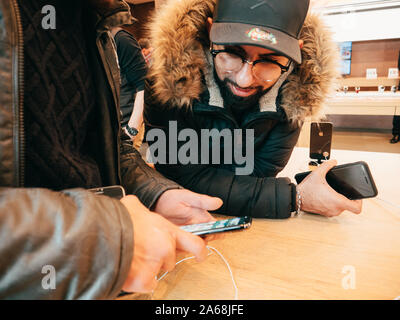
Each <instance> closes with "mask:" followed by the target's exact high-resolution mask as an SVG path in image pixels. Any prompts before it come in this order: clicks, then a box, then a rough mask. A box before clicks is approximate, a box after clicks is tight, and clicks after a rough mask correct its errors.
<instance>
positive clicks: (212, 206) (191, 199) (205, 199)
mask: <svg viewBox="0 0 400 320" xmlns="http://www.w3.org/2000/svg"><path fill="white" fill-rule="evenodd" d="M183 200H184V201H185V202H186V203H187V204H189V205H190V206H192V207H197V208H201V209H204V210H209V211H214V210H217V209H218V208H219V207H221V206H222V203H223V201H222V200H221V199H220V198H217V197H210V196H208V195H205V194H200V193H195V192H192V191H189V190H188V192H187V193H186V195H185V197H184V199H183Z"/></svg>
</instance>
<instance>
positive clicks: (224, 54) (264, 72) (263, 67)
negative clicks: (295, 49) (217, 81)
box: [210, 47, 291, 82]
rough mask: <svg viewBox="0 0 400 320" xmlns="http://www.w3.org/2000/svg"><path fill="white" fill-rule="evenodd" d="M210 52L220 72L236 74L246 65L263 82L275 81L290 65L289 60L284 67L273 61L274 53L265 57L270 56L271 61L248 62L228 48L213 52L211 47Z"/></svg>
mask: <svg viewBox="0 0 400 320" xmlns="http://www.w3.org/2000/svg"><path fill="white" fill-rule="evenodd" d="M210 52H211V55H212V56H213V58H214V59H215V63H216V64H218V67H219V68H221V70H222V71H224V72H227V73H232V72H238V71H239V70H241V69H242V68H243V65H244V64H245V63H248V64H249V65H251V66H252V72H253V75H254V77H255V78H257V79H258V80H260V81H264V82H273V81H275V80H277V79H278V78H279V77H280V76H281V75H282V74H283V73H285V72H287V71H288V70H289V68H290V64H291V60H289V62H288V64H287V65H286V66H284V65H282V64H280V63H279V62H278V61H275V60H273V57H277V55H276V54H275V53H271V54H266V55H265V56H271V59H266V58H264V59H258V60H255V61H249V60H247V59H246V58H245V57H244V56H243V55H241V54H240V53H239V52H235V51H234V50H233V49H230V48H226V49H222V50H214V49H212V47H211V48H210Z"/></svg>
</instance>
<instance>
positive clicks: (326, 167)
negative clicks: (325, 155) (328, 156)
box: [315, 160, 337, 176]
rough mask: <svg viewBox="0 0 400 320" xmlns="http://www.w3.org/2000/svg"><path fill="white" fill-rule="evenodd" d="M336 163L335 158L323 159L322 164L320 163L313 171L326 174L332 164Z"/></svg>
mask: <svg viewBox="0 0 400 320" xmlns="http://www.w3.org/2000/svg"><path fill="white" fill-rule="evenodd" d="M336 165H337V161H336V160H329V161H325V162H324V163H323V164H321V165H320V166H319V167H318V168H317V169H316V170H315V172H319V173H320V174H322V175H324V176H326V174H327V173H328V171H329V170H331V169H332V168H333V167H334V166H336Z"/></svg>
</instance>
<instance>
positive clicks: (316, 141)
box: [308, 122, 333, 170]
mask: <svg viewBox="0 0 400 320" xmlns="http://www.w3.org/2000/svg"><path fill="white" fill-rule="evenodd" d="M310 126H311V130H310V153H309V154H310V159H311V160H310V161H309V163H308V165H309V168H310V170H313V169H315V167H318V166H319V165H321V164H322V163H323V162H324V161H326V160H329V158H330V152H331V143H332V130H333V124H332V123H331V122H312V123H311V124H310Z"/></svg>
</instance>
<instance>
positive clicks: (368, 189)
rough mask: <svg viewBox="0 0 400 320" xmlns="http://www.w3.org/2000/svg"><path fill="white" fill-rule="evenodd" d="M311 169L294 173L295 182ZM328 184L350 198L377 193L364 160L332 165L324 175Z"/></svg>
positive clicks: (305, 175) (366, 196)
mask: <svg viewBox="0 0 400 320" xmlns="http://www.w3.org/2000/svg"><path fill="white" fill-rule="evenodd" d="M310 173H311V171H308V172H302V173H298V174H296V175H295V177H294V178H295V179H296V181H297V183H300V182H301V181H303V179H304V178H305V177H307V176H308V175H309V174H310ZM326 181H327V182H328V184H329V185H330V186H331V187H332V188H333V189H334V190H335V191H336V192H338V193H341V194H343V195H344V196H345V197H347V198H349V199H350V200H358V199H366V198H373V197H376V196H377V195H378V190H377V188H376V185H375V182H374V179H373V178H372V174H371V171H370V170H369V167H368V164H367V163H366V162H364V161H358V162H353V163H347V164H342V165H339V166H336V167H333V168H332V169H331V170H330V171H329V172H328V174H327V175H326Z"/></svg>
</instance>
